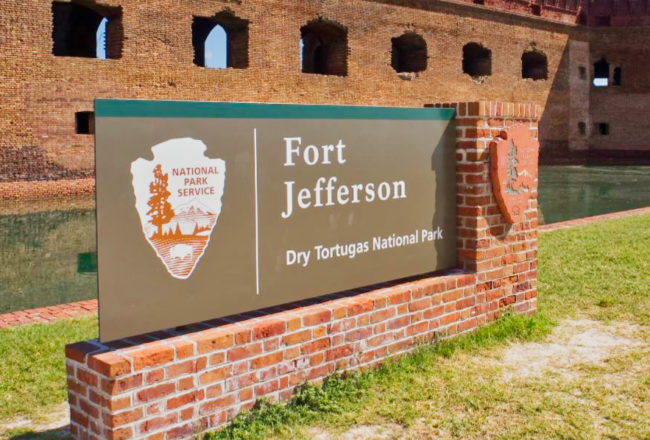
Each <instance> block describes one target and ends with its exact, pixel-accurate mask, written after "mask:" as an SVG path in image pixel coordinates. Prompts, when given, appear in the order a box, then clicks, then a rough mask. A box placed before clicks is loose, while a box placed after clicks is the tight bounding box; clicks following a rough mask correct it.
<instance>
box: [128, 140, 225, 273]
mask: <svg viewBox="0 0 650 440" xmlns="http://www.w3.org/2000/svg"><path fill="white" fill-rule="evenodd" d="M206 150H207V147H206V145H205V144H204V143H203V142H201V141H200V140H197V139H192V138H181V139H170V140H168V141H165V142H163V143H160V144H158V145H155V146H153V147H152V148H151V152H152V153H153V160H146V159H143V158H139V159H137V160H135V161H133V162H132V163H131V175H132V176H133V179H132V184H133V193H134V195H135V208H136V210H137V211H138V215H139V217H140V223H141V224H142V232H143V233H144V236H145V238H146V239H147V241H148V242H149V244H150V245H151V247H152V248H153V249H154V251H155V252H156V255H158V258H160V260H161V261H162V262H163V264H164V265H165V268H166V269H167V271H168V272H169V274H170V275H171V276H173V277H174V278H178V279H181V280H184V279H187V278H189V277H190V275H192V272H193V271H194V269H195V268H196V265H197V264H198V262H199V260H200V259H201V257H202V256H203V254H204V253H205V249H206V247H207V246H208V243H209V242H210V235H211V234H212V230H213V229H214V227H215V226H216V224H217V220H218V219H219V214H221V197H222V196H223V191H224V184H225V180H226V162H225V161H224V160H222V159H210V158H208V157H206V155H205V151H206Z"/></svg>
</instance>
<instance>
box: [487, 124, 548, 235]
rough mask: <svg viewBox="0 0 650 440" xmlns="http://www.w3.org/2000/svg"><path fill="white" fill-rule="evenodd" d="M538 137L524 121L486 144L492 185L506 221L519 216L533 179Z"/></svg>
mask: <svg viewBox="0 0 650 440" xmlns="http://www.w3.org/2000/svg"><path fill="white" fill-rule="evenodd" d="M538 153H539V141H538V140H537V139H534V138H533V137H532V136H531V133H530V128H528V127H527V126H525V125H517V126H513V127H511V128H509V129H507V130H505V131H503V132H501V134H500V135H499V137H497V138H496V139H495V140H494V141H492V143H491V144H490V160H491V170H490V171H491V174H492V187H493V190H494V195H495V197H496V199H497V203H498V204H499V207H500V208H501V212H502V213H503V215H504V216H505V218H506V219H507V220H508V222H509V223H516V222H518V221H520V220H521V219H522V217H523V214H524V211H525V210H526V207H527V206H528V200H529V199H530V198H531V197H533V192H534V191H535V184H536V180H537V156H538Z"/></svg>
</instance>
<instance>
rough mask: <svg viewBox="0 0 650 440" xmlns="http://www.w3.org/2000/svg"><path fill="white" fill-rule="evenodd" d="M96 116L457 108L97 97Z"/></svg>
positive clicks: (448, 113)
mask: <svg viewBox="0 0 650 440" xmlns="http://www.w3.org/2000/svg"><path fill="white" fill-rule="evenodd" d="M95 116H96V117H105V118H107V117H110V118H231V119H393V120H394V119H400V120H421V121H431V120H434V121H447V120H450V119H451V118H453V116H454V110H453V109H449V108H430V107H427V108H425V107H421V108H416V107H364V106H347V105H300V104H248V103H231V102H191V101H139V100H118V99H97V100H95Z"/></svg>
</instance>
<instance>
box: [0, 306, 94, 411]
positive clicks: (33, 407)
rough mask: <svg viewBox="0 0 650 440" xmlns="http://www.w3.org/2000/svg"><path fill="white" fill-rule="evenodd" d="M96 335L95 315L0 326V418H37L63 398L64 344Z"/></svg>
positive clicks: (64, 396) (64, 388) (64, 397)
mask: <svg viewBox="0 0 650 440" xmlns="http://www.w3.org/2000/svg"><path fill="white" fill-rule="evenodd" d="M96 336H97V319H96V318H95V317H84V318H78V319H66V320H61V321H57V322H54V323H52V324H34V325H27V326H22V327H12V328H7V329H3V330H0V420H4V421H7V420H11V419H12V418H15V417H29V418H38V417H39V416H41V415H44V414H45V413H47V409H48V408H49V407H51V406H52V405H55V404H60V403H61V402H64V401H65V400H66V399H67V391H66V379H65V355H64V347H65V345H66V344H69V343H71V342H76V341H81V340H86V339H90V338H94V337H96Z"/></svg>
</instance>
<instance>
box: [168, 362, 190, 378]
mask: <svg viewBox="0 0 650 440" xmlns="http://www.w3.org/2000/svg"><path fill="white" fill-rule="evenodd" d="M194 365H195V363H194V361H193V360H189V361H185V362H181V363H180V364H174V365H170V366H169V367H167V378H168V379H174V378H176V377H178V376H182V375H184V374H190V373H193V372H194Z"/></svg>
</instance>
